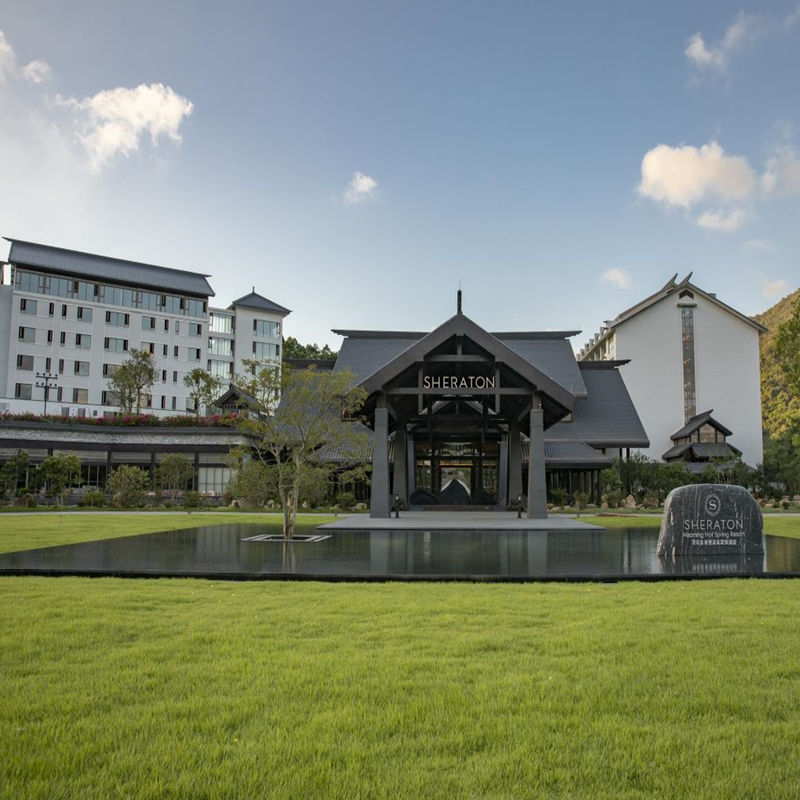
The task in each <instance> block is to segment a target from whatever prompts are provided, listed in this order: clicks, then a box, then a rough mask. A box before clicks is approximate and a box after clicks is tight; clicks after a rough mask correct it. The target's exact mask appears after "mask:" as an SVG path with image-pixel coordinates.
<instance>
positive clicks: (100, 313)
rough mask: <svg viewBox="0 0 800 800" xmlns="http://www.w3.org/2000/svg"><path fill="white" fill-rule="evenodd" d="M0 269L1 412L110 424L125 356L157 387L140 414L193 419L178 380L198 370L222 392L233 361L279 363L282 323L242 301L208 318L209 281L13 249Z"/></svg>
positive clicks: (274, 311)
mask: <svg viewBox="0 0 800 800" xmlns="http://www.w3.org/2000/svg"><path fill="white" fill-rule="evenodd" d="M7 241H9V242H10V243H11V249H10V252H9V255H8V262H7V263H2V262H0V269H2V273H3V274H2V276H1V277H2V280H0V284H1V285H0V412H2V411H10V412H14V413H19V412H33V413H36V414H41V413H43V412H44V404H45V389H44V388H43V386H42V384H43V383H44V382H45V380H46V379H45V376H46V375H50V376H52V378H51V379H50V384H51V388H50V389H49V392H48V398H47V411H48V413H51V414H61V415H69V416H78V417H98V416H103V415H109V414H114V413H117V412H119V406H118V405H117V404H116V399H115V397H114V396H113V393H112V392H111V391H110V389H109V385H108V383H109V377H110V376H111V375H113V373H114V370H115V369H116V368H117V367H118V366H119V365H120V364H122V363H123V362H124V361H125V360H126V358H127V357H128V355H129V353H130V351H131V350H133V349H143V350H147V351H149V352H150V353H151V354H152V355H153V357H154V358H155V360H156V364H157V366H158V370H159V379H158V381H157V382H156V384H155V385H154V386H153V389H152V394H151V395H150V396H148V398H147V402H146V406H147V411H148V412H149V413H153V414H157V415H163V416H167V415H174V414H181V413H193V411H194V409H193V408H192V405H191V400H190V398H189V390H188V389H187V387H186V386H185V385H184V382H183V381H184V377H185V376H186V374H187V373H189V372H191V371H192V370H193V369H195V368H196V367H203V368H205V369H207V370H209V371H210V372H211V373H212V374H214V375H217V376H219V377H220V378H221V380H222V383H223V386H224V385H225V384H227V383H228V382H229V380H230V379H231V377H232V375H234V374H236V373H241V372H242V361H243V360H244V359H258V360H262V361H275V362H279V361H280V357H281V336H282V333H283V329H282V326H283V320H284V317H286V316H287V315H288V314H289V313H290V311H289V309H287V308H284V307H283V306H280V305H278V304H277V303H273V302H272V301H271V300H268V299H267V298H265V297H262V296H261V295H259V294H257V293H256V292H255V287H254V288H253V291H252V292H250V293H249V294H247V295H245V296H244V297H241V298H239V299H238V300H236V301H234V302H233V303H232V304H231V305H230V306H229V307H228V308H227V309H222V308H214V307H212V306H211V305H210V298H212V297H213V296H214V292H213V290H212V288H211V286H210V285H209V283H208V280H207V279H208V277H209V276H208V275H204V274H201V273H196V272H187V271H182V270H177V269H169V268H166V267H158V266H153V265H150V264H140V263H137V262H133V261H126V260H123V259H117V258H108V257H105V256H98V255H93V254H90V253H82V252H78V251H75V250H65V249H63V248H59V247H50V246H48V245H41V244H34V243H31V242H24V241H20V240H18V239H7Z"/></svg>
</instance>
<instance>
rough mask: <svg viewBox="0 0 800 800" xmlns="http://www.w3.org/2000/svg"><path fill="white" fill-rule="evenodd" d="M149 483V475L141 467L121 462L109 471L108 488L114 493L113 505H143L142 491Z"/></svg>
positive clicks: (131, 506) (124, 506)
mask: <svg viewBox="0 0 800 800" xmlns="http://www.w3.org/2000/svg"><path fill="white" fill-rule="evenodd" d="M149 483H150V476H149V474H148V473H147V472H146V471H145V470H143V469H141V467H132V466H130V465H128V464H122V465H121V466H119V467H117V468H116V469H115V470H114V471H113V472H112V473H111V477H109V479H108V490H109V491H110V492H111V493H112V494H113V495H114V505H116V506H119V507H120V508H135V507H139V506H143V505H144V502H145V495H144V493H145V489H147V487H148V485H149Z"/></svg>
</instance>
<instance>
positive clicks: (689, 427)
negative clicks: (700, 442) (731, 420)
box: [669, 408, 733, 442]
mask: <svg viewBox="0 0 800 800" xmlns="http://www.w3.org/2000/svg"><path fill="white" fill-rule="evenodd" d="M713 413H714V409H713V408H712V409H710V410H709V411H704V412H703V413H702V414H696V415H695V416H693V417H691V418H690V419H689V421H688V422H687V423H686V424H685V425H684V426H683V427H682V428H681V429H680V430H678V431H675V433H673V434H672V436H670V437H669V438H670V439H672V441H673V442H675V441H677V440H678V439H683V438H684V437H686V436H691V435H692V434H693V433H694V432H695V431H697V430H699V429H700V428H702V427H703V425H705V424H706V423H707V424H709V425H710V426H711V427H712V428H716V429H717V430H718V431H719V432H720V433H724V434H725V436H733V431H732V430H730V429H728V428H726V427H725V426H724V425H723V424H722V423H720V422H717V421H716V420H715V419H714V418H713V417H712V416H711V415H712V414H713Z"/></svg>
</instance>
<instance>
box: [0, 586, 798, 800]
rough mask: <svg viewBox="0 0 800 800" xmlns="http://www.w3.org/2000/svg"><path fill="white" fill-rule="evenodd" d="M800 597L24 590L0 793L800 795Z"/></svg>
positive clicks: (761, 589)
mask: <svg viewBox="0 0 800 800" xmlns="http://www.w3.org/2000/svg"><path fill="white" fill-rule="evenodd" d="M799 599H800V596H799V595H798V588H797V584H796V583H795V582H792V581H763V580H752V581H743V580H734V581H708V582H688V583H669V584H637V583H623V584H618V585H586V584H581V585H556V584H546V585H525V586H518V585H475V584H414V585H407V584H388V585H367V584H319V583H271V582H270V583H225V582H212V581H199V580H198V581H195V580H157V581H156V580H151V581H126V580H114V579H107V578H100V579H84V578H61V579H46V578H4V579H0V620H2V623H1V624H0V675H1V676H2V680H0V731H2V735H0V795H2V796H4V797H9V798H11V797H13V798H25V797H42V798H45V797H47V798H49V797H80V798H110V797H123V796H125V797H136V798H164V797H168V798H187V797H191V798H216V797H243V798H251V797H261V796H266V797H276V798H317V797H319V798H358V797H396V798H418V797H446V798H450V797H465V798H466V797H482V798H483V797H491V798H496V797H498V798H517V797H538V796H565V797H592V798H595V797H608V796H616V797H642V796H657V797H664V798H675V797H703V796H705V797H759V798H763V797H787V798H788V797H797V788H798V786H799V785H800V762H799V761H798V741H800V661H798V658H797V654H798V652H800V613H798V611H800V603H798V600H799Z"/></svg>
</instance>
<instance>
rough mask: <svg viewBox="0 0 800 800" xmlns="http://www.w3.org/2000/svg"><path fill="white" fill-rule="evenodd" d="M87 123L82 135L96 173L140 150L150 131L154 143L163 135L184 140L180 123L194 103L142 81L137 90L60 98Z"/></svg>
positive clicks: (80, 135)
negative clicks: (82, 97)
mask: <svg viewBox="0 0 800 800" xmlns="http://www.w3.org/2000/svg"><path fill="white" fill-rule="evenodd" d="M60 103H61V105H63V106H67V107H69V108H71V109H73V110H74V111H75V112H76V114H77V115H78V117H79V118H80V120H81V121H82V123H83V129H84V130H83V132H82V133H80V134H79V138H80V140H81V142H83V145H84V147H85V148H86V150H87V152H88V153H89V159H90V164H91V168H92V171H93V172H99V171H100V170H101V169H102V168H103V167H104V166H106V165H108V164H109V163H110V162H111V161H112V160H113V158H114V157H115V156H116V155H118V154H121V155H124V156H128V155H130V154H131V153H133V152H136V151H137V150H138V149H139V142H140V141H141V139H142V137H143V136H144V135H146V134H149V135H150V141H151V142H152V144H153V145H155V144H157V143H158V140H159V139H160V138H161V137H162V136H166V137H167V138H169V139H172V141H173V142H176V143H177V142H180V141H181V135H180V131H179V129H180V125H181V122H183V120H184V118H185V117H188V116H189V115H190V114H191V113H192V109H193V108H194V106H193V105H192V103H191V102H190V101H189V100H187V99H186V98H185V97H181V95H179V94H176V93H175V92H174V91H173V90H172V89H171V88H170V87H169V86H164V85H163V84H161V83H154V84H150V85H146V84H141V85H140V86H137V87H136V88H135V89H124V88H121V87H120V88H117V89H109V90H106V91H103V92H98V93H97V94H96V95H94V96H93V97H87V98H85V99H84V100H75V99H68V100H62V99H60Z"/></svg>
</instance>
